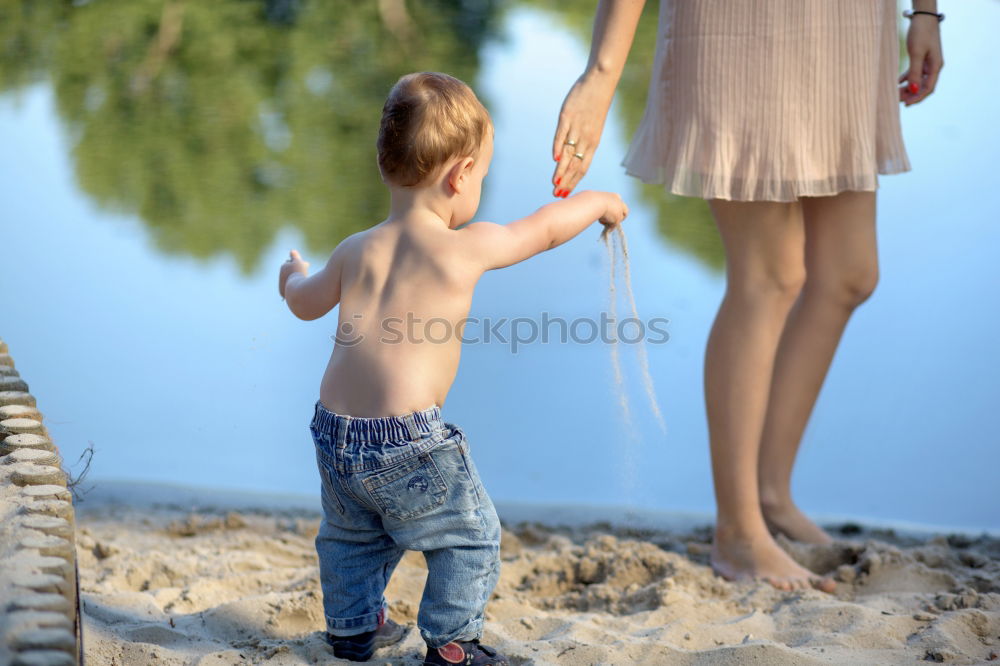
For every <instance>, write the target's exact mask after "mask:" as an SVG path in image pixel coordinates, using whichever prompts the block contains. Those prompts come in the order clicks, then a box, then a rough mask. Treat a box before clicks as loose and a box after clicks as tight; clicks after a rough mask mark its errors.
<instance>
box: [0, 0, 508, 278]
mask: <svg viewBox="0 0 1000 666" xmlns="http://www.w3.org/2000/svg"><path fill="white" fill-rule="evenodd" d="M43 7H44V8H45V9H42V8H43ZM497 14H498V10H497V3H496V0H479V1H478V2H463V3H453V2H450V1H448V0H424V1H423V2H419V3H414V2H410V3H404V2H403V0H379V2H354V1H353V0H312V1H305V2H300V1H298V0H269V1H268V2H265V3H258V2H246V1H242V0H214V1H213V2H211V3H201V2H185V1H183V0H129V1H128V2H96V3H90V4H86V5H83V6H79V7H73V6H71V5H70V4H69V3H61V4H57V3H35V2H33V0H24V2H22V3H16V2H15V3H4V6H3V7H2V8H0V58H2V60H0V91H4V90H9V89H12V88H16V87H19V86H22V85H24V84H25V83H27V82H29V81H31V80H32V79H35V78H38V77H39V76H40V75H41V74H42V73H46V72H47V73H48V75H49V77H50V78H51V80H52V81H53V84H54V86H55V90H56V98H57V104H58V108H59V113H60V115H61V116H62V118H63V119H64V121H65V122H66V123H67V124H68V126H69V128H70V130H71V135H72V136H73V137H74V138H75V145H74V148H73V158H74V160H75V163H76V174H77V178H78V180H79V182H80V185H81V186H82V188H83V189H84V190H85V191H86V192H87V193H88V194H89V195H91V196H93V197H94V198H95V199H96V200H97V201H98V202H99V203H100V204H101V205H102V206H104V207H106V208H111V209H115V210H121V211H124V212H128V213H132V214H137V215H139V216H141V218H142V219H143V220H144V221H145V223H146V224H147V225H148V226H149V227H150V228H151V230H152V231H153V234H154V236H155V238H156V242H157V244H158V245H159V246H160V247H161V248H162V249H164V250H167V251H175V252H184V253H188V254H193V255H195V256H198V257H208V256H212V255H215V254H218V253H223V252H228V253H231V254H232V255H233V256H234V257H235V258H236V259H237V261H238V262H239V264H240V266H241V267H242V268H243V270H245V271H250V270H252V269H253V267H254V266H255V265H256V263H257V261H258V259H259V257H260V255H261V253H262V251H263V250H264V249H265V248H266V247H267V246H268V245H269V244H270V242H271V241H272V240H273V238H274V235H275V233H276V232H277V231H278V230H279V229H280V228H282V227H283V226H285V225H291V226H294V227H296V228H298V229H299V230H300V231H301V232H302V233H303V234H304V235H305V237H306V240H307V244H308V246H309V247H311V248H313V249H315V250H327V249H329V248H331V247H332V246H333V245H335V244H336V243H337V242H338V241H339V240H340V239H341V238H343V237H344V236H346V235H347V234H349V233H351V232H353V231H356V230H358V229H360V228H363V227H365V226H367V225H369V224H371V223H372V222H373V221H374V220H375V219H376V218H377V217H378V216H380V215H382V214H383V213H384V211H385V209H386V206H387V203H388V200H387V194H386V192H385V189H384V187H382V185H381V182H380V181H379V177H378V171H377V169H376V167H375V157H374V141H375V135H376V132H377V128H378V116H379V112H380V110H381V106H382V102H383V101H384V98H385V93H386V92H387V91H388V89H389V87H390V86H391V85H392V84H393V83H394V82H395V80H396V79H397V78H398V77H399V76H400V75H401V74H404V73H406V72H410V71H414V70H419V69H435V70H443V71H448V72H450V73H453V74H455V75H456V76H458V77H460V78H463V79H465V80H472V79H474V78H475V75H476V73H477V70H478V57H477V54H478V52H479V47H480V45H481V43H482V42H483V41H484V40H485V39H486V38H488V37H489V36H490V35H491V33H492V31H493V30H494V28H495V26H496V23H497V21H498V16H497Z"/></svg>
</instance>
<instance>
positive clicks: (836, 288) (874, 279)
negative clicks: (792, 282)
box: [804, 262, 879, 309]
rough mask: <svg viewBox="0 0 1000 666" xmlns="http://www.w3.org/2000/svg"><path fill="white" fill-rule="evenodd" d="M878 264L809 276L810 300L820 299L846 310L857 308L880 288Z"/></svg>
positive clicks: (806, 287)
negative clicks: (877, 287) (876, 288)
mask: <svg viewBox="0 0 1000 666" xmlns="http://www.w3.org/2000/svg"><path fill="white" fill-rule="evenodd" d="M878 280H879V272H878V264H877V263H876V262H871V263H869V264H867V265H863V266H852V267H849V268H845V269H842V270H838V271H824V272H815V273H811V274H809V276H808V277H807V279H806V284H805V287H804V289H805V291H806V294H807V296H808V297H810V298H819V299H823V300H825V301H827V302H830V303H832V304H834V305H838V306H841V307H845V308H851V309H853V308H856V307H858V306H859V305H861V304H862V303H864V302H865V301H867V300H868V299H869V298H870V297H871V295H872V294H873V293H874V292H875V287H876V286H878Z"/></svg>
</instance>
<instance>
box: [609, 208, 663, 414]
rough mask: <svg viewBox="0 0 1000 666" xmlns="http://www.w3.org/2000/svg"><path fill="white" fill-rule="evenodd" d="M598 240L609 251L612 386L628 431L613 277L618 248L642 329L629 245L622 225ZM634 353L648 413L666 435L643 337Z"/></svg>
mask: <svg viewBox="0 0 1000 666" xmlns="http://www.w3.org/2000/svg"><path fill="white" fill-rule="evenodd" d="M601 240H603V241H604V247H605V248H606V249H607V251H608V262H609V267H610V270H609V282H608V291H609V296H610V305H609V310H610V311H609V313H608V314H609V315H610V316H611V321H612V325H613V334H612V340H611V365H612V368H613V370H614V375H615V385H616V387H617V389H618V402H619V404H620V405H621V408H622V413H623V415H624V417H625V422H626V423H627V424H628V425H629V427H630V428H631V427H632V412H631V409H630V408H629V402H628V395H627V394H626V392H625V381H624V375H623V374H622V365H621V355H620V352H619V346H618V337H619V336H618V333H619V331H618V304H617V301H618V294H617V286H616V282H617V280H616V273H617V265H618V259H617V255H618V252H617V248H618V247H619V245H620V246H621V253H622V273H623V274H624V276H625V293H626V295H627V296H628V303H629V307H630V308H631V310H632V317H633V318H634V320H635V321H636V323H637V324H638V325H639V326H642V324H641V320H640V319H639V311H638V308H637V307H636V305H635V294H633V293H632V271H631V269H630V267H629V258H628V241H627V240H626V239H625V230H624V229H623V228H622V225H621V224H616V225H615V226H614V227H605V228H604V230H603V231H602V232H601ZM637 353H638V355H639V367H640V369H641V370H642V383H643V387H644V388H645V389H646V397H647V398H649V407H650V410H651V411H652V412H653V416H654V417H656V422H657V423H658V424H659V425H660V428H661V429H662V430H663V431H664V432H666V430H667V425H666V422H664V420H663V414H662V413H661V412H660V406H659V400H658V398H657V397H656V388H655V387H654V386H653V377H652V376H651V375H650V374H649V356H648V354H647V353H646V341H645V336H643V337H641V338H640V339H639V341H638V350H637Z"/></svg>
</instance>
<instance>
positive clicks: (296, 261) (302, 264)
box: [278, 250, 309, 298]
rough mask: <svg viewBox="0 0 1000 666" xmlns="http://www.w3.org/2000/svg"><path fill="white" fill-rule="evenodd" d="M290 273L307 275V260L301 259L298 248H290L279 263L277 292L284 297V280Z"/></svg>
mask: <svg viewBox="0 0 1000 666" xmlns="http://www.w3.org/2000/svg"><path fill="white" fill-rule="evenodd" d="M292 273H301V274H302V275H309V262H308V261H303V260H302V257H301V256H299V252H298V250H292V251H291V252H290V253H289V254H288V259H287V260H286V261H285V263H283V264H281V272H280V273H279V274H278V293H279V294H281V297H282V298H284V297H285V282H286V281H287V280H288V276H289V275H291V274H292Z"/></svg>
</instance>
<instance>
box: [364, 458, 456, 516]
mask: <svg viewBox="0 0 1000 666" xmlns="http://www.w3.org/2000/svg"><path fill="white" fill-rule="evenodd" d="M362 483H363V484H364V487H365V490H367V491H368V494H369V495H370V496H371V498H372V501H373V502H374V503H375V505H376V506H378V508H379V509H380V510H381V512H382V513H383V514H384V515H386V516H388V517H389V518H394V519H396V520H412V519H413V518H417V517H419V516H422V515H424V514H425V513H428V512H430V511H432V510H434V509H436V508H437V507H439V506H441V505H442V504H444V502H445V499H446V496H447V494H448V486H447V484H446V483H445V481H444V477H443V476H442V475H441V472H440V471H439V470H438V468H437V465H435V464H434V459H433V458H431V456H430V455H429V454H427V453H423V454H420V455H418V456H415V457H413V458H410V459H409V460H406V461H404V462H402V463H400V464H399V465H396V466H394V467H391V468H389V469H387V470H384V471H381V472H377V473H375V474H372V475H371V476H368V477H365V479H364V480H363V481H362Z"/></svg>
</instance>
